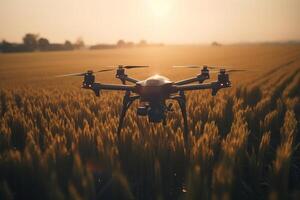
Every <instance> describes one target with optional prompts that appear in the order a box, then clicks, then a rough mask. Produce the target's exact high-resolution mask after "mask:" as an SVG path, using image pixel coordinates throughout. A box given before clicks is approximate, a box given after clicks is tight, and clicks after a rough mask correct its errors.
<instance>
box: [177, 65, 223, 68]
mask: <svg viewBox="0 0 300 200" xmlns="http://www.w3.org/2000/svg"><path fill="white" fill-rule="evenodd" d="M173 67H174V68H204V67H207V68H208V69H218V67H215V66H207V65H202V66H200V65H177V66H173Z"/></svg>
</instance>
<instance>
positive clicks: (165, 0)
mask: <svg viewBox="0 0 300 200" xmlns="http://www.w3.org/2000/svg"><path fill="white" fill-rule="evenodd" d="M147 3H148V6H149V8H150V11H151V13H152V15H153V16H155V17H159V18H165V17H167V16H168V14H169V13H170V10H171V6H172V1H170V0H147Z"/></svg>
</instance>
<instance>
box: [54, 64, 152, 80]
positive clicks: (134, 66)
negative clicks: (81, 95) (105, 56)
mask: <svg viewBox="0 0 300 200" xmlns="http://www.w3.org/2000/svg"><path fill="white" fill-rule="evenodd" d="M104 67H111V68H112V67H113V68H114V69H102V70H98V71H92V70H88V71H87V72H79V73H71V74H62V75H57V76H55V77H68V76H85V75H86V74H88V73H91V74H95V73H101V72H108V71H114V70H115V69H134V68H145V67H149V66H144V65H124V66H123V65H119V66H104Z"/></svg>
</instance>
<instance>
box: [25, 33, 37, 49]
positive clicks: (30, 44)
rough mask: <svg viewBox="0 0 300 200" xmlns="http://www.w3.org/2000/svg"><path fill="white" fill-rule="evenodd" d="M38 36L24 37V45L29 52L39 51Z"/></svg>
mask: <svg viewBox="0 0 300 200" xmlns="http://www.w3.org/2000/svg"><path fill="white" fill-rule="evenodd" d="M37 39H38V35H37V34H32V33H27V34H26V35H25V36H24V37H23V43H24V45H25V48H26V49H27V50H28V51H34V50H36V49H37V47H38V41H37Z"/></svg>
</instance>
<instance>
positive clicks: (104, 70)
mask: <svg viewBox="0 0 300 200" xmlns="http://www.w3.org/2000/svg"><path fill="white" fill-rule="evenodd" d="M114 70H115V69H102V70H99V71H95V72H94V73H101V72H109V71H114Z"/></svg>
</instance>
